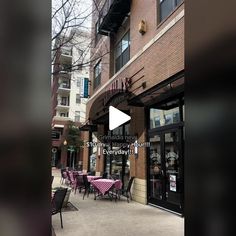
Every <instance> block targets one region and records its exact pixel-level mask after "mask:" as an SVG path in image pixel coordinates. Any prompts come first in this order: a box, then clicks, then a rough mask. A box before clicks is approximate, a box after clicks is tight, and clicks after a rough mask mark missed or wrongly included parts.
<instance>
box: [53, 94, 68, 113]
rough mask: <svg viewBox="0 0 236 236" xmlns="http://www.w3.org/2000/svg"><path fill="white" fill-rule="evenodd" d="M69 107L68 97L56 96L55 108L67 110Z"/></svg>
mask: <svg viewBox="0 0 236 236" xmlns="http://www.w3.org/2000/svg"><path fill="white" fill-rule="evenodd" d="M69 107H70V103H69V98H67V97H60V96H58V98H57V107H56V109H57V110H68V109H69Z"/></svg>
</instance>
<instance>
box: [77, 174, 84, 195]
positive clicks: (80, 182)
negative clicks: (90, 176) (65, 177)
mask: <svg viewBox="0 0 236 236" xmlns="http://www.w3.org/2000/svg"><path fill="white" fill-rule="evenodd" d="M82 188H85V186H84V179H83V175H77V176H76V187H75V194H76V190H77V189H79V193H81V189H82Z"/></svg>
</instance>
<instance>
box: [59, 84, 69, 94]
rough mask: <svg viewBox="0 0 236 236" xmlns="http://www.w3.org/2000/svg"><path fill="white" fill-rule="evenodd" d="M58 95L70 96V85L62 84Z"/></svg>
mask: <svg viewBox="0 0 236 236" xmlns="http://www.w3.org/2000/svg"><path fill="white" fill-rule="evenodd" d="M57 93H60V94H68V93H70V84H69V83H63V82H62V83H60V84H59V87H58V89H57Z"/></svg>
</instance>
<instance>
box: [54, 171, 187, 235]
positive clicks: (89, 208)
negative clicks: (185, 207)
mask: <svg viewBox="0 0 236 236" xmlns="http://www.w3.org/2000/svg"><path fill="white" fill-rule="evenodd" d="M52 175H54V176H55V177H54V181H53V187H56V186H60V171H59V170H53V171H52ZM82 196H83V195H82V194H81V193H79V192H78V191H77V192H76V195H75V194H74V193H73V192H72V193H71V195H70V199H69V201H70V202H71V203H72V204H73V205H74V206H75V207H77V208H78V211H68V212H63V213H62V218H63V225H64V228H63V229H61V226H60V216H59V214H57V215H54V216H52V226H53V228H54V230H55V233H56V236H60V235H63V236H64V235H65V236H79V235H83V236H100V235H102V236H108V235H109V236H118V235H119V236H120V235H122V236H134V235H135V236H144V235H149V234H150V235H157V236H183V235H184V219H183V218H181V217H179V216H176V215H174V214H172V213H168V212H166V211H163V210H160V209H158V208H155V207H151V206H148V205H142V204H139V203H137V202H134V201H131V202H130V203H127V201H126V199H124V200H121V201H117V202H115V201H110V200H108V199H101V200H99V199H98V200H96V201H95V200H94V199H93V194H91V195H90V196H89V197H88V198H87V197H85V198H84V200H83V198H82Z"/></svg>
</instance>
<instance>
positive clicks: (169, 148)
mask: <svg viewBox="0 0 236 236" xmlns="http://www.w3.org/2000/svg"><path fill="white" fill-rule="evenodd" d="M149 140H150V152H149V160H148V161H149V163H148V165H149V168H148V177H149V179H148V202H149V203H152V204H155V205H158V206H161V207H164V208H167V209H169V210H172V211H176V212H178V213H182V212H183V209H182V207H183V155H182V144H183V142H182V141H181V140H182V128H181V127H178V128H172V129H162V130H159V131H158V130H156V131H152V132H151V133H150V134H149Z"/></svg>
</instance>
